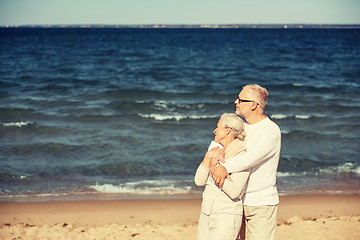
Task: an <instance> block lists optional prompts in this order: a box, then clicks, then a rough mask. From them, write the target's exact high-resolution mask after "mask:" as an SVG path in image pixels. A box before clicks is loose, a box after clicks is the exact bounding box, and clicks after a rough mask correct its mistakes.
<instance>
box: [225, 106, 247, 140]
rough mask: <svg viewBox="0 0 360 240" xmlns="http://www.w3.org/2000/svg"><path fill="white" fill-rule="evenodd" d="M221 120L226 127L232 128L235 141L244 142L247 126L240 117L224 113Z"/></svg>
mask: <svg viewBox="0 0 360 240" xmlns="http://www.w3.org/2000/svg"><path fill="white" fill-rule="evenodd" d="M220 119H222V120H223V124H224V126H225V127H229V128H231V132H232V134H233V137H234V138H235V139H239V140H241V141H243V140H244V139H245V136H246V133H245V124H244V120H242V119H241V118H240V117H239V116H238V115H236V114H234V113H224V114H223V115H221V117H220Z"/></svg>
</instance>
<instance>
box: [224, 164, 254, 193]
mask: <svg viewBox="0 0 360 240" xmlns="http://www.w3.org/2000/svg"><path fill="white" fill-rule="evenodd" d="M249 176H250V169H248V170H245V171H242V172H237V173H233V174H231V179H232V182H230V181H229V180H228V179H227V178H225V182H224V185H223V187H222V190H223V191H224V192H225V193H226V194H227V195H228V196H229V197H230V198H232V199H235V198H238V197H240V196H241V195H242V194H241V193H242V192H243V190H244V188H245V186H246V183H247V181H248V179H249Z"/></svg>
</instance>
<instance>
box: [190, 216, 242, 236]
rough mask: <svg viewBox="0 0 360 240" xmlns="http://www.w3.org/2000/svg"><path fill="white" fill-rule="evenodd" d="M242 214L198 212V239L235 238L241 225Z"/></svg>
mask: <svg viewBox="0 0 360 240" xmlns="http://www.w3.org/2000/svg"><path fill="white" fill-rule="evenodd" d="M241 222H242V215H240V214H230V213H214V214H211V215H210V216H208V215H205V214H204V213H200V218H199V225H198V234H197V239H198V240H235V239H236V237H237V235H238V233H239V231H240V227H241Z"/></svg>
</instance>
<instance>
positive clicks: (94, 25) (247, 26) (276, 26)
mask: <svg viewBox="0 0 360 240" xmlns="http://www.w3.org/2000/svg"><path fill="white" fill-rule="evenodd" d="M0 28H285V29H287V28H298V29H301V28H355V29H360V24H312V23H306V24H297V23H290V24H26V25H25V24H24V25H0Z"/></svg>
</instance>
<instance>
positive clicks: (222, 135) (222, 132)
mask: <svg viewBox="0 0 360 240" xmlns="http://www.w3.org/2000/svg"><path fill="white" fill-rule="evenodd" d="M228 133H229V129H228V128H226V127H225V126H224V124H223V120H222V119H220V120H219V121H218V123H217V127H216V128H215V130H214V134H215V142H217V143H220V144H222V145H224V143H225V139H226V137H227V136H228Z"/></svg>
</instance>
